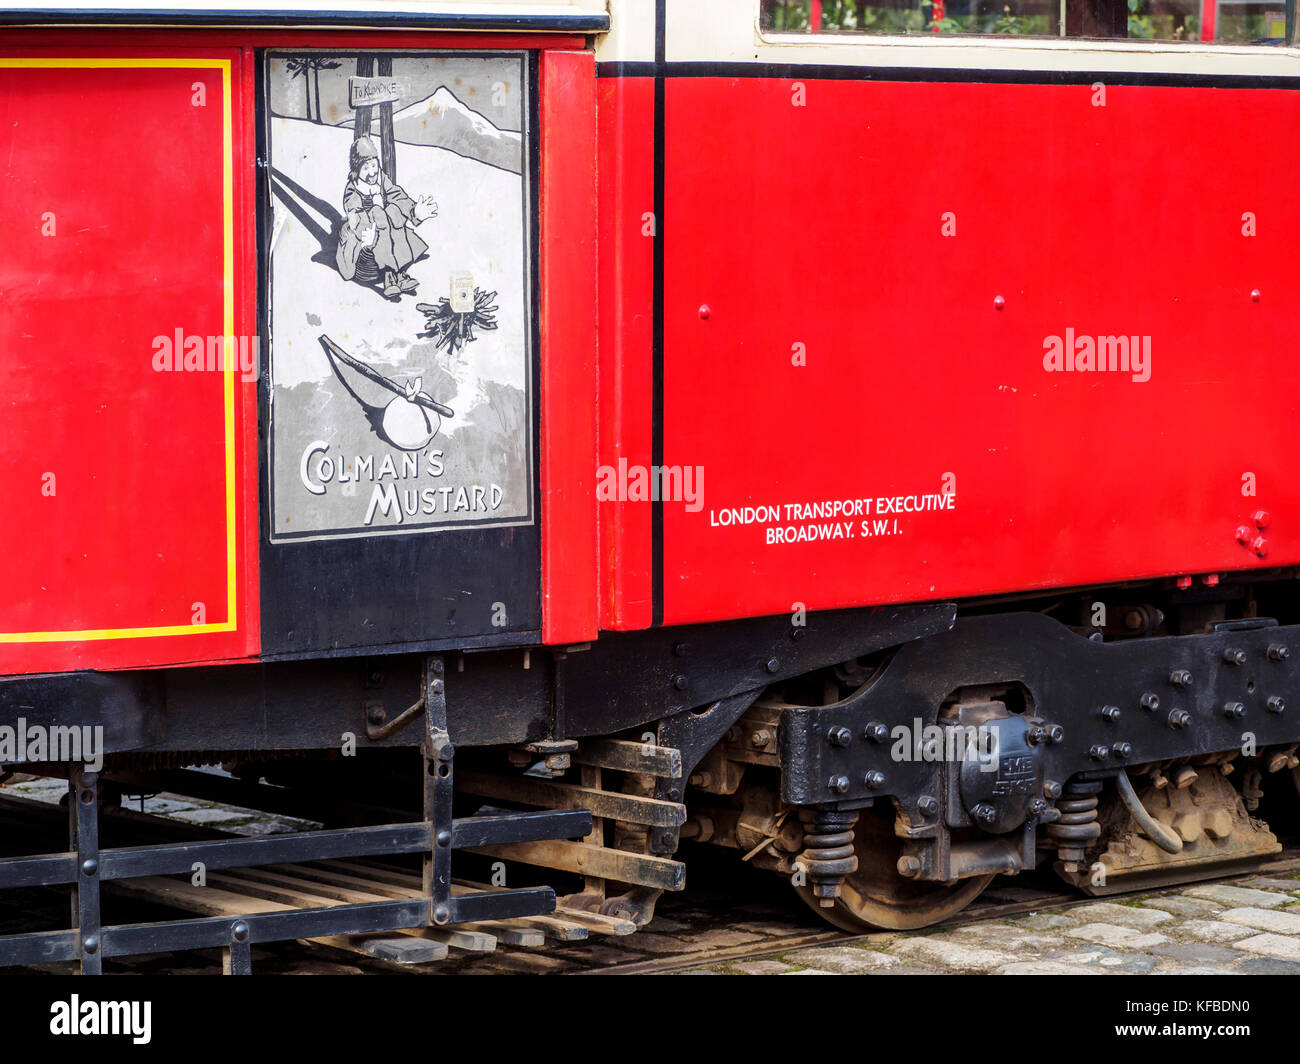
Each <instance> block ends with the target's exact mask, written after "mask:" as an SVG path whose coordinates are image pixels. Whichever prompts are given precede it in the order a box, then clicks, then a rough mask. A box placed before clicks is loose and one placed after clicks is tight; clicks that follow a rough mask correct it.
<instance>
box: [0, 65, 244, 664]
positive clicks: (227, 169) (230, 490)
mask: <svg viewBox="0 0 1300 1064" xmlns="http://www.w3.org/2000/svg"><path fill="white" fill-rule="evenodd" d="M112 67H116V68H125V69H142V68H143V69H153V70H193V69H200V70H220V71H221V140H222V146H221V168H222V175H221V186H222V187H221V195H222V203H221V210H222V221H223V226H222V232H223V237H222V265H223V268H224V278H223V284H222V288H223V301H224V314H223V322H224V325H225V330H226V331H225V334H226V336H228V337H234V335H235V169H234V124H233V121H232V116H231V106H232V105H231V98H230V97H231V61H230V60H229V59H140V58H117V57H104V56H98V57H92V58H84V59H83V58H74V57H67V56H47V57H33V58H10V57H4V56H0V69H15V68H23V69H28V68H38V69H52V68H53V69H87V68H89V69H101V68H112ZM236 361H237V360H235V359H230V360H228V361H227V365H226V373H225V375H226V381H225V425H226V448H225V458H226V618H227V619H226V620H224V621H221V622H220V623H216V624H175V625H163V626H158V627H153V628H88V629H84V630H82V631H75V632H0V643H73V642H83V641H85V642H90V641H93V640H99V639H143V638H150V637H156V636H174V635H211V634H214V633H218V632H233V631H236V630H237V628H238V622H237V621H236V612H235V609H236V605H237V591H238V584H239V580H238V572H237V571H236V565H235V554H236V525H235V499H236V495H237V490H236V483H235V362H236Z"/></svg>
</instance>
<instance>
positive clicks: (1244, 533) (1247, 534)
mask: <svg viewBox="0 0 1300 1064" xmlns="http://www.w3.org/2000/svg"><path fill="white" fill-rule="evenodd" d="M1254 534H1255V533H1254V532H1252V531H1251V529H1250V526H1249V525H1238V526H1237V533H1236V535H1237V542H1238V543H1240V544H1241V545H1242V546H1243V547H1244V546H1245V545H1246V544H1247V543H1249V542H1250V538H1251V536H1253V535H1254Z"/></svg>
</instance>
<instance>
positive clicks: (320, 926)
mask: <svg viewBox="0 0 1300 1064" xmlns="http://www.w3.org/2000/svg"><path fill="white" fill-rule="evenodd" d="M423 702H424V705H425V708H426V715H425V716H426V733H425V742H424V745H423V752H424V761H425V791H424V820H423V821H419V822H415V823H404V824H382V825H377V826H368V827H357V828H347V829H340V830H330V831H308V832H296V833H292V834H284V835H268V836H261V837H256V838H236V839H217V840H211V841H201V842H187V843H167V844H162V845H154V846H135V847H118V848H111V849H101V848H100V847H99V812H98V789H99V788H98V779H97V776H96V773H94V772H91V771H89V770H88V769H86V768H85V767H84V766H81V765H72V766H70V767H69V773H68V778H69V808H68V818H69V836H70V845H69V848H68V851H66V852H63V853H49V854H41V855H37V856H32V857H11V858H4V859H0V889H3V888H6V887H39V886H57V885H60V884H66V885H69V886H71V888H72V924H73V927H72V929H71V930H64V931H46V932H37V933H31V934H19V935H7V936H3V937H0V966H9V965H21V964H37V963H48V962H53V961H69V960H79V961H80V965H81V971H82V972H83V973H84V974H87V975H93V974H98V973H100V972H101V971H102V970H103V958H105V957H119V956H124V955H128V954H136V953H162V952H170V951H173V950H182V949H199V948H220V949H222V950H223V951H224V954H223V956H224V961H223V970H224V971H226V972H229V973H231V974H247V973H248V972H249V971H251V967H252V960H251V947H252V945H253V944H254V943H260V942H271V941H276V940H281V939H293V938H321V937H329V936H335V935H353V934H363V933H366V932H370V931H396V930H402V929H407V928H416V927H424V926H428V925H429V924H438V925H442V924H457V923H468V922H473V921H479V920H496V919H505V918H509V917H512V916H537V915H543V914H546V913H549V912H553V911H554V909H555V891H554V890H553V889H551V888H550V887H529V888H524V889H517V890H496V891H476V892H472V893H465V894H455V893H453V890H452V883H451V852H452V850H454V849H467V848H471V847H480V846H495V845H501V844H504V843H516V842H535V841H542V840H547V839H573V838H581V837H583V836H585V835H587V834H589V833H590V831H591V814H590V813H589V812H588V811H586V810H583V809H572V810H571V809H565V810H555V811H551V810H540V811H532V812H523V813H503V814H501V815H497V816H479V817H464V818H461V819H460V820H454V819H453V818H452V784H453V776H452V758H453V755H454V753H455V749H454V747H453V746H452V743H451V740H450V737H449V736H448V732H447V710H446V706H447V693H446V679H445V676H444V665H443V662H442V659H441V658H439V657H430V658H428V659H427V660H426V662H425V672H424V690H423ZM401 853H419V854H422V855H423V856H424V867H425V875H424V896H423V897H421V898H418V899H409V900H398V901H386V902H374V903H369V904H363V905H339V906H331V907H328V908H319V909H299V910H291V911H283V912H270V913H250V914H248V915H244V916H220V917H207V918H202V919H195V920H171V921H162V922H157V923H144V924H132V925H121V926H113V927H103V926H102V923H101V913H100V884H101V881H105V880H116V879H130V878H135V877H140V876H155V875H188V874H189V873H190V871H191V869H192V867H193V864H194V862H196V861H198V862H202V864H203V865H204V867H205V868H207V869H210V870H215V869H222V868H244V867H254V866H258V865H270V864H296V863H302V862H311V861H325V860H331V859H336V858H345V857H365V856H376V855H387V854H401Z"/></svg>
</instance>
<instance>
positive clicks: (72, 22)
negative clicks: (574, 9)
mask: <svg viewBox="0 0 1300 1064" xmlns="http://www.w3.org/2000/svg"><path fill="white" fill-rule="evenodd" d="M91 25H94V26H99V25H118V26H150V27H154V26H316V27H325V28H336V27H337V28H347V29H426V30H519V31H527V32H545V33H604V32H606V31H607V30H608V29H609V15H608V14H599V13H590V14H573V15H490V14H468V13H467V14H451V13H447V12H443V13H435V12H423V11H368V12H367V11H343V12H341V11H325V10H321V11H276V10H274V9H272V10H264V11H258V10H249V11H239V10H231V9H228V8H227V9H220V8H213V9H211V10H203V9H195V8H175V7H172V8H147V9H140V10H130V9H125V8H65V9H63V10H58V11H51V10H49V9H48V8H6V9H3V10H0V26H91Z"/></svg>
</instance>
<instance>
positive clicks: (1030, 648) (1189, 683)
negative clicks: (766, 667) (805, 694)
mask: <svg viewBox="0 0 1300 1064" xmlns="http://www.w3.org/2000/svg"><path fill="white" fill-rule="evenodd" d="M1298 659H1300V626H1284V627H1256V628H1253V629H1250V630H1240V629H1235V630H1226V631H1216V632H1213V633H1211V634H1207V635H1194V636H1168V637H1159V638H1151V639H1133V640H1125V641H1117V642H1112V643H1102V642H1097V641H1093V640H1090V639H1088V638H1085V637H1084V636H1081V635H1077V634H1075V633H1074V632H1073V631H1071V630H1070V629H1069V628H1067V627H1065V626H1064V625H1062V624H1060V623H1058V622H1057V621H1055V620H1053V619H1051V618H1049V617H1046V616H1044V615H1042V614H1037V613H1009V614H998V615H992V616H985V617H978V618H971V619H966V620H961V621H958V622H957V624H956V626H955V627H954V628H953V629H952V631H951V632H945V633H941V634H937V635H932V636H928V637H926V638H923V639H918V640H916V641H914V642H911V643H907V644H905V645H904V646H902V647H901V648H900V649H899V651H898V653H897V654H895V655H894V657H893V658H892V659H891V661H890V662H889V664H888V665H887V666H886V668H885V669H884V670H883V672H882V673H881V674H880V675H879V676H878V677H877V678H876V679H875V680H874V681H873V682H872V683H870V684H869V685H867V686H866V687H864V688H862V689H861V690H859V691H857V692H856V693H854V694H853V695H851V696H849V697H848V698H846V699H844V700H843V701H841V702H837V703H835V704H833V705H830V706H824V707H809V708H795V709H790V710H787V711H785V713H784V714H783V716H782V724H781V736H780V757H781V765H782V796H783V798H784V799H785V800H786V801H787V802H789V803H790V804H793V805H818V804H831V803H837V802H846V801H848V802H852V801H860V800H862V799H867V798H876V797H881V796H885V795H888V796H890V797H892V798H893V799H895V801H896V802H897V803H898V806H899V808H900V810H901V812H902V813H903V815H904V816H905V817H906V818H907V819H908V821H909V822H910V823H911V825H912V828H913V830H917V831H919V830H922V829H924V828H925V827H926V826H927V825H932V824H936V823H938V820H939V817H940V815H941V814H940V810H939V806H940V804H941V803H940V802H939V801H938V799H939V798H940V797H941V795H942V793H943V792H942V776H941V770H942V764H941V762H940V761H936V759H933V758H927V757H924V756H919V757H918V756H917V749H918V748H917V741H918V738H919V737H918V734H917V733H918V730H919V729H924V728H925V727H927V726H937V725H938V724H940V723H941V721H940V720H939V713H940V707H941V706H942V705H943V703H944V701H945V699H948V698H950V697H951V696H952V694H953V692H955V691H957V690H958V689H959V688H962V687H978V686H989V685H1010V684H1015V685H1020V686H1021V687H1022V688H1023V690H1024V692H1025V695H1026V697H1027V699H1028V706H1027V708H1026V712H1025V716H1026V719H1028V721H1029V723H1030V724H1031V728H1030V731H1029V741H1030V742H1031V743H1032V744H1034V745H1035V746H1036V747H1037V748H1038V749H1039V750H1040V751H1041V776H1042V778H1043V780H1045V781H1046V782H1045V784H1044V786H1045V787H1048V788H1049V789H1050V787H1051V785H1052V784H1056V785H1057V788H1056V789H1057V791H1058V793H1059V785H1060V784H1063V783H1064V782H1065V781H1067V780H1069V779H1070V778H1071V777H1073V776H1076V775H1085V774H1086V775H1087V776H1088V777H1089V778H1098V777H1106V776H1113V775H1115V774H1116V773H1117V772H1118V771H1119V769H1120V768H1122V767H1124V766H1126V765H1129V764H1141V763H1145V762H1151V761H1163V760H1173V759H1178V758H1186V757H1192V756H1195V755H1198V754H1208V753H1216V752H1220V751H1227V750H1233V749H1241V748H1242V746H1243V740H1244V739H1245V738H1246V737H1247V735H1248V734H1249V737H1250V739H1251V740H1252V741H1253V743H1254V744H1255V746H1256V747H1257V748H1258V749H1259V750H1261V751H1263V750H1264V749H1265V748H1266V747H1269V746H1276V745H1281V744H1289V743H1294V742H1296V741H1297V740H1300V665H1297V660H1298ZM1008 770H1009V771H1011V770H1014V766H1009V769H1008ZM999 772H1001V770H999ZM999 778H1000V777H999ZM1001 782H1003V783H1005V784H1007V785H1010V784H1012V783H1013V782H1014V781H1012V780H1009V779H1008V780H1004V781H1001Z"/></svg>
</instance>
